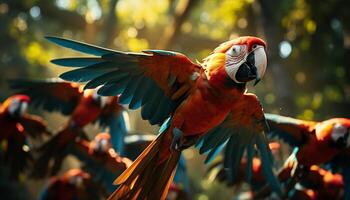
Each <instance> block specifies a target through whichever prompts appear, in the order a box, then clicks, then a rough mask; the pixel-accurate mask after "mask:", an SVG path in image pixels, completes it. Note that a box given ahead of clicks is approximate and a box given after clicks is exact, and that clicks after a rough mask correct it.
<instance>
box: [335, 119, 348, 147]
mask: <svg viewBox="0 0 350 200" xmlns="http://www.w3.org/2000/svg"><path fill="white" fill-rule="evenodd" d="M331 139H332V141H333V142H334V144H336V145H337V146H338V147H341V148H349V147H350V126H347V124H343V123H335V124H334V125H333V128H332V132H331Z"/></svg>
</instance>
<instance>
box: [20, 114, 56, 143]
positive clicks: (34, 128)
mask: <svg viewBox="0 0 350 200" xmlns="http://www.w3.org/2000/svg"><path fill="white" fill-rule="evenodd" d="M20 123H21V124H22V126H23V127H24V130H25V132H26V133H27V134H28V135H29V136H31V137H33V138H37V137H39V138H41V137H42V136H43V135H51V133H50V132H49V131H48V130H47V124H46V122H45V121H44V120H43V119H42V118H41V117H38V116H35V115H29V114H26V115H24V116H23V117H21V119H20Z"/></svg>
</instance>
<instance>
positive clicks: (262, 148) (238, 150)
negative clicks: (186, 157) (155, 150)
mask: <svg viewBox="0 0 350 200" xmlns="http://www.w3.org/2000/svg"><path fill="white" fill-rule="evenodd" d="M267 129H268V126H267V123H266V121H265V118H264V113H263V110H262V107H261V105H260V102H259V101H258V99H257V97H256V96H255V95H253V94H244V95H243V97H242V99H241V100H240V101H239V102H238V103H237V104H235V105H234V106H233V108H232V110H231V113H230V114H229V116H228V117H227V118H226V119H225V121H224V122H223V123H222V124H221V125H219V126H217V127H215V128H214V129H212V130H211V131H210V132H208V133H207V134H205V135H204V136H203V138H201V140H200V141H199V144H198V146H199V148H200V153H207V154H208V157H207V160H206V162H209V161H211V160H212V159H213V158H214V157H215V156H216V155H217V154H218V153H219V152H220V151H221V150H222V149H223V147H225V150H224V169H225V173H226V177H227V178H228V179H229V180H230V182H233V181H234V180H235V178H236V176H237V172H238V170H239V167H240V163H241V159H242V157H243V154H244V152H246V157H247V168H246V177H247V179H248V181H250V180H251V178H252V161H253V157H254V156H255V155H256V153H258V155H259V156H260V158H261V161H262V172H263V174H264V176H265V177H266V180H267V181H268V182H269V183H270V185H271V187H272V188H273V189H274V191H276V192H278V193H279V194H281V189H280V185H279V182H278V180H277V179H276V177H275V175H274V173H273V171H272V155H271V152H270V149H269V146H268V141H267V139H266V137H265V134H264V133H265V132H266V131H267Z"/></svg>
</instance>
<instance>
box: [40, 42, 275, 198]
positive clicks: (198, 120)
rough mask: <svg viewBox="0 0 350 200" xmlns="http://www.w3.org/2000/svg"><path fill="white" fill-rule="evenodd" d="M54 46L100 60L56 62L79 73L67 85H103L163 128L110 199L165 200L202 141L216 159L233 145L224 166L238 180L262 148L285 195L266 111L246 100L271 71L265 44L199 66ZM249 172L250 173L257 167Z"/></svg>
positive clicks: (239, 47)
mask: <svg viewBox="0 0 350 200" xmlns="http://www.w3.org/2000/svg"><path fill="white" fill-rule="evenodd" d="M47 39H48V40H50V41H51V42H54V43H56V44H58V45H61V46H64V47H67V48H71V49H73V50H76V51H79V52H83V53H87V54H90V55H95V56H94V57H81V58H63V59H56V60H52V62H53V63H55V64H58V65H61V66H69V67H75V68H77V69H74V70H71V71H68V72H66V73H64V74H62V75H61V78H63V79H65V80H69V81H76V82H79V81H81V82H84V81H88V83H87V84H86V85H85V89H90V88H96V87H98V86H101V87H100V88H99V89H98V94H101V95H106V96H114V95H120V97H119V101H120V102H122V103H126V104H129V108H131V109H136V108H139V107H142V108H141V114H142V117H143V119H146V120H149V122H150V123H151V124H162V123H163V122H164V123H163V125H162V127H161V129H160V134H159V135H158V137H157V138H156V139H155V140H154V141H153V142H152V143H151V144H150V145H149V146H148V147H147V148H146V149H145V150H144V151H143V153H142V154H141V155H140V156H139V157H138V158H137V159H136V160H135V161H134V163H133V164H132V165H131V166H130V167H129V168H128V169H127V170H125V171H124V173H123V174H122V175H120V176H119V177H118V178H117V179H116V180H115V182H114V183H115V184H119V185H120V186H119V188H118V189H117V190H116V191H115V192H114V193H113V194H112V195H111V196H110V199H131V198H132V199H165V197H166V193H167V191H168V188H169V186H170V184H171V182H172V178H173V176H174V174H175V173H174V172H175V168H176V166H177V163H178V161H179V159H180V155H181V151H182V150H183V149H185V148H187V147H189V146H191V145H193V144H194V143H195V142H196V141H197V140H198V138H200V137H201V136H203V135H204V137H206V138H205V139H204V141H203V143H202V144H203V145H202V146H201V149H202V152H208V153H209V156H210V155H212V154H216V152H217V151H218V150H219V149H221V148H220V147H221V146H222V145H224V144H225V143H226V142H227V144H226V149H225V151H226V152H227V153H228V154H230V156H227V158H228V160H225V162H224V166H225V168H228V169H229V170H230V171H231V174H235V172H236V171H237V168H238V166H239V164H240V160H241V157H242V155H243V152H244V151H245V149H247V159H248V163H251V160H252V158H253V153H252V152H253V151H254V148H255V147H256V149H257V150H258V151H259V153H260V156H261V158H262V166H263V167H262V168H263V172H264V175H265V176H266V178H267V179H268V181H269V182H270V183H271V184H272V186H273V188H275V189H276V191H277V192H279V191H280V190H279V184H278V181H277V180H276V179H275V177H274V174H273V172H272V169H271V161H272V157H271V154H270V151H269V148H268V145H267V141H266V138H265V135H264V130H266V123H265V119H264V113H263V111H262V107H261V105H260V103H259V101H258V98H257V97H256V96H255V95H254V94H249V93H246V83H247V82H249V81H252V80H256V82H255V83H257V82H258V81H259V80H260V78H261V77H262V76H263V75H264V73H265V70H266V65H267V58H266V53H265V48H266V44H265V42H264V41H263V40H261V39H259V38H256V37H249V36H247V37H239V38H236V39H233V40H230V41H228V42H225V43H223V44H221V45H220V46H219V47H218V48H216V49H215V50H214V51H213V53H212V54H211V55H209V56H208V57H207V58H205V59H204V61H203V63H201V64H199V63H198V64H195V63H193V62H192V61H190V59H189V58H187V57H186V56H184V55H183V54H180V53H176V52H171V51H163V50H146V51H143V53H128V52H120V51H114V50H110V49H105V48H100V47H96V46H93V45H89V44H85V43H80V42H76V41H72V40H67V39H61V38H57V37H47ZM204 144H205V145H204ZM248 166H249V167H247V169H248V170H247V171H248V174H251V164H248Z"/></svg>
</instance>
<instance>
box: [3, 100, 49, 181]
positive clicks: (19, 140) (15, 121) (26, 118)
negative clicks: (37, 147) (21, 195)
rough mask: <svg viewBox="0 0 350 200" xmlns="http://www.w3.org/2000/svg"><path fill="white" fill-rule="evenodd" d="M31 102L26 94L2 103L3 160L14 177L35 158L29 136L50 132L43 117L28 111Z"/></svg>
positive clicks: (38, 136)
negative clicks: (31, 150)
mask: <svg viewBox="0 0 350 200" xmlns="http://www.w3.org/2000/svg"><path fill="white" fill-rule="evenodd" d="M29 102H30V98H29V97H28V96H26V95H13V96H11V97H9V98H8V99H6V100H5V101H4V103H3V104H2V105H0V133H1V134H0V141H1V143H2V145H1V160H2V161H3V162H4V164H6V165H9V169H10V171H11V176H12V177H14V178H17V177H18V175H19V174H20V173H21V172H23V171H24V170H25V169H26V167H28V165H29V163H30V162H31V161H32V160H33V158H32V155H31V152H30V146H29V144H28V136H30V137H32V138H34V139H35V138H42V136H43V135H49V134H50V133H49V131H48V130H47V129H46V122H45V121H44V120H43V119H41V118H40V117H38V116H35V115H30V114H28V113H26V112H27V107H28V104H29Z"/></svg>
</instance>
